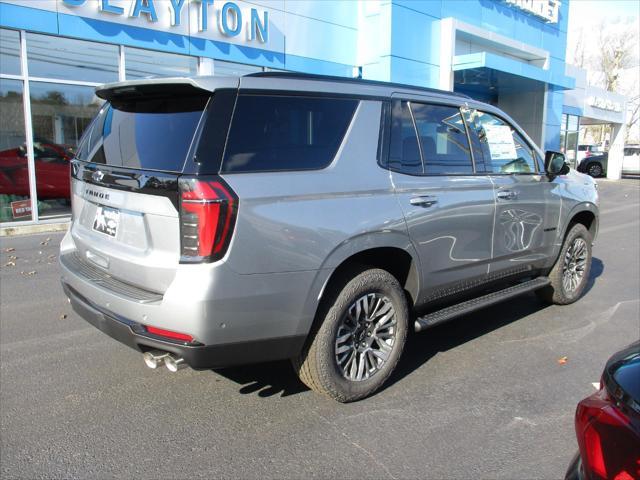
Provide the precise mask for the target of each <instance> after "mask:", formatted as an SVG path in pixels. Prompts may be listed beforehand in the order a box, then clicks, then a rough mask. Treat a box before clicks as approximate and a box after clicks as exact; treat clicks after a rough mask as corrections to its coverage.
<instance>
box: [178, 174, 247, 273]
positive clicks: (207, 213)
mask: <svg viewBox="0 0 640 480" xmlns="http://www.w3.org/2000/svg"><path fill="white" fill-rule="evenodd" d="M179 184H180V230H181V235H182V238H181V246H182V258H181V261H182V262H184V263H198V262H213V261H216V260H219V259H220V258H222V257H223V256H224V254H225V253H226V251H227V247H228V246H229V242H230V241H231V236H232V234H233V228H234V225H235V220H236V213H237V210H238V198H237V196H236V195H235V193H234V192H233V190H231V188H230V187H229V186H228V185H227V184H226V183H225V182H224V181H223V180H222V179H221V178H219V177H213V178H206V179H205V178H198V179H195V178H181V179H180V181H179Z"/></svg>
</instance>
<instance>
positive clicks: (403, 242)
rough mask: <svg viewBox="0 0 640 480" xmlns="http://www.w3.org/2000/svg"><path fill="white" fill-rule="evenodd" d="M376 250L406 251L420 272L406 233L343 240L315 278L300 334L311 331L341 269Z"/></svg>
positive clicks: (388, 233) (411, 244)
mask: <svg viewBox="0 0 640 480" xmlns="http://www.w3.org/2000/svg"><path fill="white" fill-rule="evenodd" d="M375 248H397V249H399V250H403V251H405V252H407V253H408V254H409V255H410V256H411V258H412V260H413V262H414V264H415V266H416V269H417V271H418V273H419V272H420V271H421V268H420V259H419V258H418V254H417V252H416V250H415V248H414V246H413V243H412V242H411V240H410V238H409V236H408V234H407V233H405V232H400V231H389V230H387V231H377V232H366V233H362V234H359V235H357V236H354V237H350V238H348V239H346V240H344V241H343V242H341V243H340V244H339V245H338V246H336V247H335V248H334V249H333V250H332V251H331V253H330V254H329V255H328V256H327V258H325V260H324V261H323V262H322V265H321V267H320V269H318V270H317V271H316V275H315V278H314V279H313V282H312V285H311V288H310V289H309V293H308V295H307V298H306V300H305V302H304V307H303V312H302V313H303V314H302V315H301V317H300V324H299V325H298V332H299V333H301V334H308V333H309V331H310V330H311V327H312V325H313V321H314V320H315V316H316V312H317V310H318V307H319V305H320V301H321V300H322V296H323V294H324V292H325V290H326V287H327V285H328V284H329V281H330V280H331V279H332V278H333V274H334V273H335V271H336V270H337V269H338V267H340V266H341V265H342V264H343V263H344V262H345V261H346V260H348V259H349V258H351V257H353V256H354V255H356V254H359V253H362V252H365V251H367V250H372V249H375ZM420 281H421V278H420V275H417V278H416V282H417V283H416V293H417V292H419V291H420Z"/></svg>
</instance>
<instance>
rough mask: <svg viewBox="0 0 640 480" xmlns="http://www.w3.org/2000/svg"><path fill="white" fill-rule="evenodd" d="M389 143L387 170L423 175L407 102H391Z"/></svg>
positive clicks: (416, 138) (418, 147) (414, 130)
mask: <svg viewBox="0 0 640 480" xmlns="http://www.w3.org/2000/svg"><path fill="white" fill-rule="evenodd" d="M390 143H391V145H390V148H389V164H388V166H389V168H391V169H392V170H397V171H399V172H402V173H406V174H409V175H421V174H423V173H424V169H423V168H422V160H421V158H420V146H419V145H418V137H417V136H416V129H415V127H414V126H413V119H412V118H411V112H410V111H409V105H408V103H407V102H400V101H395V102H393V106H392V109H391V139H390Z"/></svg>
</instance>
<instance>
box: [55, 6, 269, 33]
mask: <svg viewBox="0 0 640 480" xmlns="http://www.w3.org/2000/svg"><path fill="white" fill-rule="evenodd" d="M127 1H128V5H126V3H125V2H124V1H123V0H97V1H96V0H89V2H90V3H87V0H62V2H63V4H65V5H66V6H67V7H70V8H71V9H81V8H82V9H85V8H87V6H88V5H90V4H93V6H94V8H95V9H96V10H97V12H99V14H101V15H104V17H110V20H111V21H114V20H115V19H116V18H120V19H123V20H124V19H131V20H133V19H140V18H146V20H147V21H148V22H150V23H151V24H155V23H158V21H159V18H158V17H159V15H161V16H163V17H164V16H165V15H166V14H169V17H170V20H169V21H170V26H171V27H180V25H182V23H183V21H186V22H187V23H188V21H189V18H188V17H187V15H189V14H188V13H187V14H186V15H183V12H184V11H186V10H187V9H188V8H189V7H191V8H192V9H196V10H197V13H196V14H195V15H197V24H198V31H199V32H207V31H208V30H209V29H210V28H217V29H218V30H219V32H220V33H222V34H223V35H224V36H226V37H241V36H242V33H243V30H244V33H245V36H246V39H247V40H249V41H251V40H257V41H258V42H260V43H266V42H268V41H269V12H268V11H266V10H261V11H259V10H258V9H257V8H253V7H251V8H245V9H242V8H240V6H239V5H238V4H237V3H235V2H224V3H222V2H217V1H215V2H214V0H190V1H189V0H127ZM167 10H168V11H167ZM243 10H244V11H243ZM94 11H95V10H94ZM105 19H106V18H105ZM215 19H217V21H216V20H215ZM212 24H213V25H212Z"/></svg>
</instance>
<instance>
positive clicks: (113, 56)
mask: <svg viewBox="0 0 640 480" xmlns="http://www.w3.org/2000/svg"><path fill="white" fill-rule="evenodd" d="M118 58H119V54H118V47H117V46H116V45H109V44H104V43H96V42H87V41H85V40H75V39H71V38H63V37H53V36H50V35H38V34H35V33H27V63H28V66H29V76H32V77H44V78H57V79H62V80H74V81H84V82H95V83H103V82H116V81H118Z"/></svg>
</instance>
